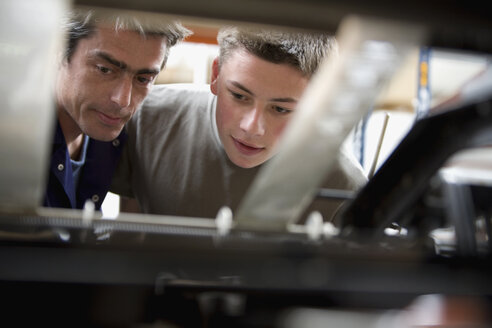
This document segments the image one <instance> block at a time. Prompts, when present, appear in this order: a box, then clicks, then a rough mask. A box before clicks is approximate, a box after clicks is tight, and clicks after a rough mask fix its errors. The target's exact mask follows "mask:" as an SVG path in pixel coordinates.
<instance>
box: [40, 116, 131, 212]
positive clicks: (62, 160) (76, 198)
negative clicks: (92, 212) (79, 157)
mask: <svg viewBox="0 0 492 328" xmlns="http://www.w3.org/2000/svg"><path fill="white" fill-rule="evenodd" d="M126 139H127V135H126V132H125V131H124V130H123V131H122V132H121V133H120V135H119V136H118V137H117V138H116V139H114V140H113V141H109V142H103V141H97V140H94V139H92V138H89V144H88V147H87V153H86V158H85V164H84V165H83V166H82V168H81V172H80V180H79V183H78V186H77V190H75V188H74V181H73V172H72V164H71V161H70V155H69V153H68V148H67V144H66V142H65V137H64V136H63V132H62V129H61V126H60V124H59V123H57V127H56V132H55V137H54V141H53V148H52V153H51V163H50V171H49V176H48V181H47V182H48V184H47V188H46V194H45V198H44V204H43V205H44V206H46V207H64V208H77V209H82V208H83V207H84V204H85V202H86V200H87V199H90V200H92V201H93V202H94V204H95V206H96V210H100V209H101V205H102V202H103V200H104V197H106V194H107V192H108V190H109V187H110V185H111V179H112V178H113V173H114V171H115V169H116V166H117V164H118V160H119V158H120V156H121V153H122V150H123V145H124V143H125V142H126Z"/></svg>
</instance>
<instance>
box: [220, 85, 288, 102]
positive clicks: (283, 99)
mask: <svg viewBox="0 0 492 328" xmlns="http://www.w3.org/2000/svg"><path fill="white" fill-rule="evenodd" d="M228 82H229V83H231V84H232V85H234V86H235V87H236V88H239V89H241V90H243V91H244V92H246V93H248V94H250V95H251V96H254V95H255V94H254V93H253V92H252V91H250V90H249V89H248V88H246V87H245V86H244V85H242V84H241V83H239V82H237V81H231V80H229V81H228ZM270 101H275V102H288V103H295V102H298V100H297V99H294V98H290V97H285V98H272V99H270Z"/></svg>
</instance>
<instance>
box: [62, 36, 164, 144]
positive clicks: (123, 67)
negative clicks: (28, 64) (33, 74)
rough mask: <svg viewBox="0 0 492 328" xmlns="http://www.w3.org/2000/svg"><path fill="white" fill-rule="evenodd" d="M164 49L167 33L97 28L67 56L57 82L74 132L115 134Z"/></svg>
mask: <svg viewBox="0 0 492 328" xmlns="http://www.w3.org/2000/svg"><path fill="white" fill-rule="evenodd" d="M165 51H166V42H165V38H163V37H152V36H150V37H147V38H146V39H145V38H144V37H142V36H141V35H140V34H138V33H137V32H133V31H118V32H116V31H115V30H114V29H113V28H106V27H98V28H96V31H95V33H94V34H93V35H91V36H90V37H89V38H84V39H81V40H79V42H78V44H77V46H76V48H75V51H74V53H73V55H72V57H71V58H70V61H69V62H67V61H66V60H64V61H63V63H62V65H61V68H60V71H59V76H58V80H57V86H56V95H57V104H58V115H59V119H60V120H65V122H68V123H67V124H68V125H70V126H71V127H72V128H73V130H74V133H80V132H81V133H84V134H87V135H89V136H90V137H92V138H94V139H97V140H101V141H110V140H113V139H115V138H116V137H117V136H118V135H119V134H120V132H121V130H122V129H123V126H124V125H125V123H126V122H128V120H129V119H130V118H131V116H132V115H133V113H134V112H135V110H136V109H137V108H138V106H139V105H140V104H141V103H142V101H143V99H144V98H145V96H146V95H147V93H148V92H149V91H150V88H151V86H152V84H153V82H154V79H155V77H156V76H157V74H158V73H159V72H160V69H161V65H162V62H163V60H164V56H165Z"/></svg>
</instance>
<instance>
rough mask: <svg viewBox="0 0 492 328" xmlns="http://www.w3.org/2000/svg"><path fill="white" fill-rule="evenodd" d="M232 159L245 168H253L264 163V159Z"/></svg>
mask: <svg viewBox="0 0 492 328" xmlns="http://www.w3.org/2000/svg"><path fill="white" fill-rule="evenodd" d="M231 161H232V162H233V163H234V164H236V165H237V166H239V167H241V168H243V169H251V168H253V167H256V166H258V165H260V164H262V163H263V162H262V161H245V160H231Z"/></svg>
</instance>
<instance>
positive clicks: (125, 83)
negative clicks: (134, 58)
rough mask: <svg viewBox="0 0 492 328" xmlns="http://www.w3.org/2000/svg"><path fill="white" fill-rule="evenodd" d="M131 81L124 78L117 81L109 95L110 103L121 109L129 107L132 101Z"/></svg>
mask: <svg viewBox="0 0 492 328" xmlns="http://www.w3.org/2000/svg"><path fill="white" fill-rule="evenodd" d="M132 82H133V81H132V79H130V78H128V77H124V78H122V79H121V80H119V81H118V83H117V84H116V85H115V87H114V89H113V91H112V93H111V101H112V102H114V103H116V104H117V105H118V106H120V107H121V108H125V107H128V106H130V102H131V99H132V87H133V84H132Z"/></svg>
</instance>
